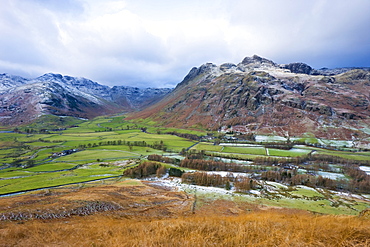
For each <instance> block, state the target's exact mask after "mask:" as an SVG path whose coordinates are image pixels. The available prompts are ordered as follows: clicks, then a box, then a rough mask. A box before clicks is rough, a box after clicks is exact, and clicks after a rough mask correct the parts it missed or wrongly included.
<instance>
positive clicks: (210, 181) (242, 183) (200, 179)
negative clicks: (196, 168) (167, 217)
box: [181, 172, 257, 193]
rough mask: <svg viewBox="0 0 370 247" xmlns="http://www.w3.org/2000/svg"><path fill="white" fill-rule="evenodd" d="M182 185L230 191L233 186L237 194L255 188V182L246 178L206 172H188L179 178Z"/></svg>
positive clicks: (230, 174)
mask: <svg viewBox="0 0 370 247" xmlns="http://www.w3.org/2000/svg"><path fill="white" fill-rule="evenodd" d="M181 181H182V182H183V183H187V184H192V185H199V186H210V187H219V188H225V189H227V190H230V189H231V188H232V186H234V188H235V190H236V191H237V192H242V193H247V192H249V191H250V190H251V189H255V188H256V187H257V182H256V180H254V179H251V178H249V177H247V176H237V177H234V175H233V174H232V173H228V174H227V175H226V176H221V175H219V174H209V173H206V172H188V173H184V174H183V175H182V176H181Z"/></svg>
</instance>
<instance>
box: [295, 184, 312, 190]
mask: <svg viewBox="0 0 370 247" xmlns="http://www.w3.org/2000/svg"><path fill="white" fill-rule="evenodd" d="M296 187H297V188H301V189H305V190H313V191H316V189H315V188H311V187H308V186H305V185H297V186H296Z"/></svg>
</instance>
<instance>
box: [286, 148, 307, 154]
mask: <svg viewBox="0 0 370 247" xmlns="http://www.w3.org/2000/svg"><path fill="white" fill-rule="evenodd" d="M289 151H290V152H295V153H304V154H306V153H309V152H311V150H307V149H300V148H292V149H290V150H289Z"/></svg>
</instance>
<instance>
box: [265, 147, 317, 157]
mask: <svg viewBox="0 0 370 247" xmlns="http://www.w3.org/2000/svg"><path fill="white" fill-rule="evenodd" d="M309 153H310V151H309V150H304V149H291V150H283V149H275V148H268V154H269V155H270V156H279V157H299V156H303V155H307V154H309Z"/></svg>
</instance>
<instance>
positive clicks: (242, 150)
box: [222, 146, 266, 155]
mask: <svg viewBox="0 0 370 247" xmlns="http://www.w3.org/2000/svg"><path fill="white" fill-rule="evenodd" d="M222 152H225V153H238V154H253V155H265V154H266V151H265V148H264V147H230V146H225V147H224V148H223V150H222Z"/></svg>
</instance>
